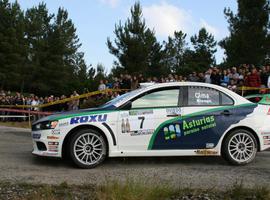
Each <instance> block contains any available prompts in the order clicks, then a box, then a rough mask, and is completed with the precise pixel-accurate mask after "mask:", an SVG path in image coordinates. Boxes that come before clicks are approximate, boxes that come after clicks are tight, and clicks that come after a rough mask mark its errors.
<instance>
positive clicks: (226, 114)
mask: <svg viewBox="0 0 270 200" xmlns="http://www.w3.org/2000/svg"><path fill="white" fill-rule="evenodd" d="M220 114H221V115H225V116H229V115H232V113H231V112H230V111H228V110H223V111H222V112H221V113H220Z"/></svg>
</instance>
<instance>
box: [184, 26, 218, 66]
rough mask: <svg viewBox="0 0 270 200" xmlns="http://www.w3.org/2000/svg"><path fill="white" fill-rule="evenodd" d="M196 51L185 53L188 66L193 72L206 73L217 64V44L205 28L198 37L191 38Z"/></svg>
mask: <svg viewBox="0 0 270 200" xmlns="http://www.w3.org/2000/svg"><path fill="white" fill-rule="evenodd" d="M190 41H191V43H192V45H193V48H194V51H191V50H189V51H187V52H186V53H185V57H186V65H187V66H188V67H189V68H190V69H192V70H193V71H205V70H207V69H208V68H209V67H210V66H211V65H214V64H215V56H214V54H215V52H216V51H217V49H216V45H217V42H216V41H215V38H214V36H213V35H212V34H210V33H208V32H207V30H206V29H205V28H201V29H200V30H199V33H198V35H194V36H192V37H191V38H190Z"/></svg>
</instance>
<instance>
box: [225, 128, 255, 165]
mask: <svg viewBox="0 0 270 200" xmlns="http://www.w3.org/2000/svg"><path fill="white" fill-rule="evenodd" d="M241 135H242V140H243V141H245V140H244V137H245V138H246V140H248V142H246V144H245V142H239V143H238V144H236V143H237V142H236V141H235V140H236V139H239V136H240V139H241ZM240 139H239V141H240ZM234 142H236V143H234ZM240 143H242V144H240ZM234 144H236V145H235V146H236V147H235V148H236V150H234V146H232V145H234ZM249 146H253V147H249ZM221 151H222V157H223V158H224V159H225V160H226V161H228V162H229V163H230V164H232V165H246V164H248V163H250V162H252V161H253V160H254V158H255V157H256V153H257V151H258V143H257V140H256V138H255V137H254V135H253V134H252V133H251V132H250V131H248V130H245V129H237V130H234V131H232V132H230V133H229V135H228V136H227V137H226V138H225V140H224V141H223V144H222V149H221ZM244 152H245V153H244ZM239 154H240V156H237V155H239ZM243 155H244V156H246V158H245V159H241V158H243V157H244V156H243ZM247 155H249V156H247Z"/></svg>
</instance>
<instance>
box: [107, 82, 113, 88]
mask: <svg viewBox="0 0 270 200" xmlns="http://www.w3.org/2000/svg"><path fill="white" fill-rule="evenodd" d="M105 85H106V88H107V89H112V88H113V84H112V83H109V81H108V80H105Z"/></svg>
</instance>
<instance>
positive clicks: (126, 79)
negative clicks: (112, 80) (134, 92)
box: [121, 74, 131, 89]
mask: <svg viewBox="0 0 270 200" xmlns="http://www.w3.org/2000/svg"><path fill="white" fill-rule="evenodd" d="M130 88H131V77H130V75H128V74H126V75H125V76H124V78H123V80H122V87H121V89H130Z"/></svg>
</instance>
